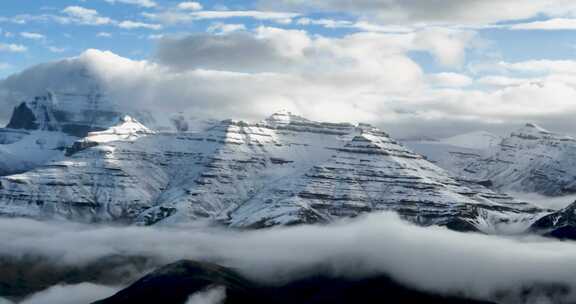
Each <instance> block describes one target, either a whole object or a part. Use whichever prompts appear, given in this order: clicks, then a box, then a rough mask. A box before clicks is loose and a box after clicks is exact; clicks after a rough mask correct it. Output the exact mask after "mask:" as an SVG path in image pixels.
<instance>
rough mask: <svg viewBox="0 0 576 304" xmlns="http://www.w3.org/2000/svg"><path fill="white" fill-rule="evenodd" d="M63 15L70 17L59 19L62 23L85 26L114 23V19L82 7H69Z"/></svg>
mask: <svg viewBox="0 0 576 304" xmlns="http://www.w3.org/2000/svg"><path fill="white" fill-rule="evenodd" d="M62 13H64V14H66V15H67V16H68V17H67V18H60V19H58V20H60V21H61V22H62V23H78V24H84V25H104V24H110V23H113V20H112V19H110V18H108V17H103V16H100V14H99V13H98V11H97V10H93V9H88V8H84V7H81V6H68V7H66V8H65V9H64V10H62Z"/></svg>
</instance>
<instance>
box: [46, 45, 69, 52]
mask: <svg viewBox="0 0 576 304" xmlns="http://www.w3.org/2000/svg"><path fill="white" fill-rule="evenodd" d="M48 50H49V51H50V52H52V53H63V52H65V51H66V49H65V48H60V47H56V46H49V47H48Z"/></svg>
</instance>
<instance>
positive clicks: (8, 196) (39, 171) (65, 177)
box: [0, 113, 540, 230]
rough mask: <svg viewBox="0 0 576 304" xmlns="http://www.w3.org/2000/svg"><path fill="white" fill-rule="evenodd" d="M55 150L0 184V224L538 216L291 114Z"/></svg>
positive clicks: (114, 134) (385, 144)
mask: <svg viewBox="0 0 576 304" xmlns="http://www.w3.org/2000/svg"><path fill="white" fill-rule="evenodd" d="M50 122H51V120H50ZM42 124H45V125H50V123H48V122H43V123H42ZM58 126H60V124H58ZM55 129H57V128H55ZM55 129H52V130H55ZM57 130H61V129H57ZM47 133H49V134H65V132H63V131H51V132H47ZM64 145H65V146H66V147H65V149H64V151H62V152H60V153H61V154H59V155H58V157H56V158H53V159H50V160H47V161H46V162H45V163H44V164H42V165H38V166H37V167H35V168H34V169H32V170H29V171H26V172H23V173H20V174H11V175H7V176H4V177H2V178H0V214H2V215H8V216H30V217H39V218H44V217H55V218H66V219H73V220H79V221H114V222H127V223H137V224H144V225H151V224H159V223H173V222H182V221H190V220H208V221H215V222H218V223H221V224H224V225H229V226H234V227H268V226H273V225H290V224H298V223H315V222H326V221H330V220H332V219H335V218H339V217H353V216H357V215H360V214H362V213H366V212H374V211H381V210H396V211H398V212H399V213H400V214H402V215H403V216H405V217H406V218H408V219H411V220H413V221H415V222H418V223H420V224H423V225H432V224H438V225H447V226H450V227H452V228H454V229H459V230H475V229H481V230H494V229H497V227H498V226H499V225H501V224H507V223H511V222H514V223H516V222H518V223H522V224H521V225H529V224H530V223H531V221H534V220H535V217H536V216H537V215H536V214H537V213H538V212H539V211H540V210H537V209H536V208H533V207H531V206H529V205H526V204H520V203H517V202H515V201H514V200H513V199H512V198H510V197H508V196H506V195H502V194H498V193H495V192H492V191H490V190H488V189H487V188H485V187H483V186H482V185H479V184H477V183H474V182H469V181H463V180H457V179H454V178H452V177H451V175H450V174H449V173H447V172H446V171H444V170H442V169H440V168H439V167H437V166H435V165H433V164H431V163H430V162H428V161H427V160H426V159H424V158H423V157H422V156H420V155H418V154H415V153H414V152H411V151H410V150H408V149H406V148H405V147H404V146H402V145H401V144H399V143H398V142H396V141H394V140H393V139H391V138H390V137H389V136H388V135H387V134H386V133H384V132H382V131H380V130H378V129H376V128H373V127H371V126H368V125H352V124H335V123H322V122H315V121H310V120H307V119H304V118H302V117H298V116H296V115H292V114H290V113H277V114H274V115H272V116H271V117H270V118H268V119H267V120H265V121H263V122H260V123H246V122H242V121H233V120H226V121H222V122H219V123H214V124H212V125H211V126H210V127H208V128H207V129H205V130H203V131H199V132H182V130H180V132H155V131H153V130H150V129H149V128H147V127H146V126H144V125H142V124H141V123H139V122H138V121H136V120H135V119H133V118H130V117H123V118H122V119H120V120H117V122H116V124H115V125H114V126H112V127H110V128H107V129H105V130H102V131H91V132H88V133H87V135H86V136H85V137H82V138H76V140H74V141H72V142H69V143H68V144H66V143H64ZM58 151H59V150H58ZM495 227H496V228H495Z"/></svg>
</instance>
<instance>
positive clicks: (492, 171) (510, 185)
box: [406, 123, 576, 196]
mask: <svg viewBox="0 0 576 304" xmlns="http://www.w3.org/2000/svg"><path fill="white" fill-rule="evenodd" d="M468 137H470V138H471V139H470V140H469V141H468V142H474V138H477V136H475V135H474V133H473V134H472V136H470V135H461V136H458V137H457V138H459V141H463V142H466V138H468ZM444 142H451V141H450V140H446V141H445V140H440V141H436V142H406V144H407V145H408V146H410V147H411V148H413V149H414V150H416V151H418V152H419V153H421V154H423V155H425V156H426V157H427V158H429V159H430V160H431V161H433V162H434V163H436V164H438V165H439V166H441V167H443V168H445V169H447V170H449V171H450V172H452V173H453V174H455V175H456V176H459V177H462V178H465V179H471V180H480V181H485V182H486V183H489V184H490V185H491V187H493V188H494V189H498V190H500V191H505V192H518V193H538V194H542V195H548V196H561V195H568V194H573V193H576V139H574V138H573V137H570V136H566V135H562V134H557V133H554V132H550V131H548V130H546V129H544V128H542V127H540V126H538V125H536V124H532V123H529V124H526V125H525V126H523V127H522V128H519V129H518V130H515V131H513V132H511V133H510V134H509V135H508V136H507V137H504V138H502V139H501V140H500V141H499V142H497V144H490V145H487V146H484V147H483V148H482V147H481V146H479V147H478V148H474V149H471V148H470V147H462V146H456V145H446V144H444ZM452 142H453V141H452Z"/></svg>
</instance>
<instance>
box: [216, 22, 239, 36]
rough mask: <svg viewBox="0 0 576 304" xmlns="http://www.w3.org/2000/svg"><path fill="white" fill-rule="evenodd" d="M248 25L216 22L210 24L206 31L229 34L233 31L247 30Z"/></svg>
mask: <svg viewBox="0 0 576 304" xmlns="http://www.w3.org/2000/svg"><path fill="white" fill-rule="evenodd" d="M245 30H246V26H245V25H244V24H230V23H220V22H219V23H214V24H212V25H210V26H209V27H208V28H207V29H206V31H207V32H209V33H214V34H219V35H223V34H229V33H233V32H239V31H245Z"/></svg>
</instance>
